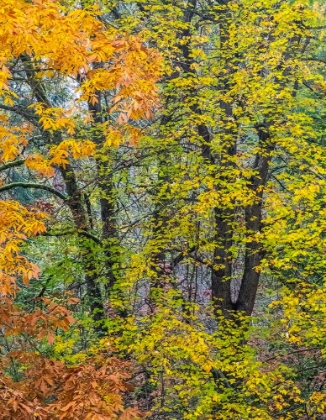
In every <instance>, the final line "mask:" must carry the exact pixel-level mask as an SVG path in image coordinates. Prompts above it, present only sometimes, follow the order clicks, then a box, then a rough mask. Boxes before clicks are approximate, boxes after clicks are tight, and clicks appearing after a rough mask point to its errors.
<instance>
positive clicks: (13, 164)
mask: <svg viewBox="0 0 326 420" xmlns="http://www.w3.org/2000/svg"><path fill="white" fill-rule="evenodd" d="M24 163H25V159H20V160H15V161H14V162H9V163H6V164H5V165H2V166H0V172H2V171H5V170H6V169H10V168H15V167H16V166H21V165H24Z"/></svg>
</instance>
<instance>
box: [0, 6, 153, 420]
mask: <svg viewBox="0 0 326 420" xmlns="http://www.w3.org/2000/svg"><path fill="white" fill-rule="evenodd" d="M1 9H2V10H3V11H4V13H3V14H2V15H1V18H0V19H1V31H0V38H1V43H2V54H1V86H0V88H1V91H0V93H1V104H0V109H2V111H3V113H2V115H1V134H2V136H1V144H0V148H1V155H0V160H1V164H2V166H1V173H2V174H3V176H2V185H1V187H0V191H1V192H2V194H8V193H6V191H7V192H9V193H11V192H12V191H14V190H15V189H18V188H20V189H21V188H23V189H31V190H35V189H36V190H42V191H44V193H47V194H50V195H51V196H52V197H53V198H55V199H56V201H57V202H58V201H59V202H60V203H63V204H64V206H67V208H68V209H69V211H70V212H71V218H72V221H73V225H72V227H73V233H76V234H77V236H78V237H79V241H78V246H79V247H80V250H81V253H82V254H86V253H87V251H88V252H89V251H91V249H92V244H93V243H97V244H102V242H101V239H99V238H97V237H96V236H95V235H94V234H92V233H91V231H90V221H89V219H88V216H89V215H88V214H87V202H86V203H84V201H83V200H84V198H83V194H82V192H81V190H80V186H79V185H78V181H77V179H76V168H77V166H75V165H76V163H75V161H76V160H77V159H82V158H86V157H88V156H92V155H94V156H95V154H96V153H99V154H100V153H103V150H102V149H103V148H105V147H106V142H108V144H109V142H110V138H109V135H110V130H112V128H111V127H110V126H108V121H106V122H105V121H103V122H101V124H100V125H97V126H96V130H101V133H103V134H102V139H103V141H102V143H99V144H96V142H94V141H90V140H85V139H84V138H83V135H85V132H84V134H83V132H82V129H81V124H82V121H83V120H84V121H85V122H84V124H86V125H85V127H87V124H88V125H90V123H91V122H92V121H94V120H96V118H97V116H96V115H94V114H93V113H92V110H90V112H89V113H88V112H87V110H86V109H85V108H84V106H83V103H88V104H90V106H95V104H96V103H98V101H99V98H98V95H99V94H98V91H99V89H101V90H103V91H106V90H114V91H115V93H114V95H113V96H112V98H111V100H112V106H113V105H114V110H113V109H111V112H113V111H115V112H116V113H117V114H118V115H119V118H120V119H121V121H123V122H125V123H126V122H127V121H128V119H129V118H134V119H137V118H140V117H141V116H143V115H148V114H149V113H150V111H151V108H152V107H153V106H154V103H155V101H156V98H157V92H156V87H155V82H156V79H157V77H158V74H159V67H160V65H159V56H158V55H157V54H156V53H155V52H154V51H153V50H150V49H146V48H145V47H144V46H143V44H142V42H143V40H142V39H141V37H140V36H127V35H126V34H123V33H118V32H117V31H115V30H113V29H112V28H111V29H110V30H107V29H106V28H105V25H104V24H102V23H101V22H100V19H99V17H100V15H101V13H100V12H99V10H98V8H96V7H90V8H89V9H85V10H83V9H73V10H69V8H67V7H65V6H63V5H60V4H59V3H55V2H42V1H35V2H33V3H29V2H25V1H19V2H18V3H17V2H15V3H14V2H7V1H6V2H3V4H1ZM131 60H133V61H137V60H138V62H139V66H138V69H137V71H133V73H132V75H131V76H129V73H130V71H131V69H130V68H129V65H130V63H131ZM95 61H97V62H101V63H102V66H101V67H98V66H95V65H94V64H93V63H94V62H95ZM57 83H60V84H61V86H63V85H65V89H66V93H67V95H68V98H69V100H67V102H70V103H69V106H68V107H67V106H64V107H60V106H56V105H59V103H58V102H60V99H59V100H58V99H57V98H56V96H55V95H56V94H58V95H59V96H60V94H61V95H64V91H63V92H62V93H60V92H58V91H54V88H53V87H54V85H55V84H57ZM66 104H67V103H66ZM66 104H65V105H66ZM109 110H110V109H107V110H106V112H108V111H109ZM87 121H88V122H87ZM96 122H98V121H96ZM103 135H105V137H103ZM107 137H108V139H107ZM94 139H95V134H93V140H94ZM96 149H98V150H96ZM98 156H100V155H98ZM98 159H99V158H98ZM95 162H96V160H95ZM13 168H15V169H16V168H22V169H21V172H20V173H21V175H20V176H21V177H22V179H23V181H19V182H16V181H15V180H13V182H9V183H8V182H6V180H7V179H8V176H6V175H5V174H6V173H8V171H9V179H10V178H11V179H12V177H13V176H12V175H10V171H11V170H13ZM58 176H59V177H60V179H61V180H62V182H63V186H64V187H63V188H61V191H60V190H58V186H56V185H53V181H54V180H55V179H54V178H55V177H58ZM27 177H28V178H30V177H31V178H32V179H33V181H32V182H31V181H30V180H28V181H27V180H25V178H27ZM34 179H35V180H34ZM94 182H95V183H96V182H97V179H95V181H94ZM52 201H53V200H52ZM45 204H46V203H45ZM43 207H44V208H47V209H50V210H51V205H50V204H49V205H48V206H47V207H46V206H43ZM0 208H1V262H0V264H1V301H2V309H1V320H0V323H1V329H2V334H3V339H4V342H5V344H6V348H5V349H4V357H3V362H2V364H1V372H2V374H4V376H3V379H2V380H1V416H2V417H1V418H4V419H13V418H15V419H30V418H35V417H37V418H42V419H50V418H51V419H53V418H58V419H72V418H75V417H76V416H78V417H81V418H85V419H86V418H87V419H90V418H92V419H112V418H121V419H123V418H126V419H127V418H135V417H139V415H140V412H139V410H138V409H137V408H136V407H133V406H132V405H130V406H129V407H128V408H126V407H125V406H124V401H123V397H122V393H123V392H125V391H127V390H128V389H129V387H130V386H129V385H128V383H127V379H128V378H129V377H130V375H129V373H128V371H131V366H130V364H129V363H127V362H125V361H122V360H118V359H115V358H114V357H112V356H111V352H110V351H108V350H107V347H103V348H102V347H99V348H98V349H97V350H96V351H95V350H93V351H92V352H90V353H89V354H88V357H87V358H86V360H84V363H83V364H78V363H77V364H76V363H74V364H73V365H72V366H69V363H68V364H67V363H62V362H59V361H56V360H52V359H51V358H47V357H46V354H45V353H44V351H43V352H42V351H41V352H40V350H39V346H42V342H44V338H47V341H48V343H49V344H50V345H52V344H53V341H54V339H55V335H56V334H57V333H58V331H61V332H64V331H66V330H67V329H68V328H69V325H70V324H71V323H72V322H75V320H74V318H73V317H72V316H71V315H70V311H69V310H68V306H71V305H72V304H76V303H77V302H78V299H75V298H73V297H70V296H69V294H68V296H63V297H62V301H61V302H60V300H58V297H57V298H55V297H53V298H49V297H45V294H47V293H46V291H45V290H42V291H41V292H40V293H39V295H38V296H36V297H34V299H33V301H34V305H33V306H34V308H32V309H31V308H30V307H29V308H28V307H26V305H22V304H19V302H18V305H15V304H14V300H15V297H16V295H17V291H18V290H19V287H18V282H19V281H20V280H22V282H23V284H24V285H25V286H27V285H28V282H29V280H31V279H32V278H37V277H38V270H37V268H36V266H35V265H34V264H32V263H31V262H29V261H28V259H27V258H26V257H25V256H24V255H22V254H20V253H19V250H20V248H21V246H22V245H23V243H24V242H25V241H27V239H28V238H29V237H31V236H36V235H40V234H44V233H45V230H46V228H45V224H44V222H45V220H46V218H47V216H46V215H45V214H44V212H43V213H41V212H39V211H38V209H37V206H36V205H35V206H33V205H30V208H26V207H24V206H22V205H21V204H19V203H18V202H17V201H13V200H8V199H7V200H6V199H5V200H2V201H1V202H0ZM83 238H86V239H87V240H88V242H87V241H86V240H83ZM90 241H91V242H90ZM94 264H95V263H94V260H92V259H91V258H89V257H88V256H85V257H84V262H83V268H84V273H85V274H84V275H85V280H86V285H87V291H88V294H89V299H90V313H91V315H92V316H93V318H95V320H96V319H97V317H98V312H99V311H103V306H102V304H103V302H102V299H101V290H100V284H99V283H98V280H97V276H96V273H95V270H96V269H97V268H96V266H95V265H94ZM26 310H27V312H26ZM70 364H71V362H70ZM8 373H9V374H10V373H12V375H11V376H12V377H10V375H8ZM16 381H18V382H16ZM89 381H91V382H90V383H91V388H92V390H91V391H90V390H89Z"/></svg>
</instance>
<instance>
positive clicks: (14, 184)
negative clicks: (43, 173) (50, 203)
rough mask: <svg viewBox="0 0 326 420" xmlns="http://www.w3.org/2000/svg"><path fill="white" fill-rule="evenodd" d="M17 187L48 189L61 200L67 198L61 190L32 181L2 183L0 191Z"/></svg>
mask: <svg viewBox="0 0 326 420" xmlns="http://www.w3.org/2000/svg"><path fill="white" fill-rule="evenodd" d="M18 187H22V188H35V189H38V190H45V191H48V192H50V193H51V194H54V195H56V196H57V197H59V198H61V200H63V201H66V200H67V199H68V197H66V196H65V195H63V194H61V192H59V191H57V190H55V189H54V188H52V187H49V186H48V185H42V184H35V183H32V182H12V183H11V184H7V185H4V186H2V187H0V192H3V191H8V190H12V189H13V188H18Z"/></svg>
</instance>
